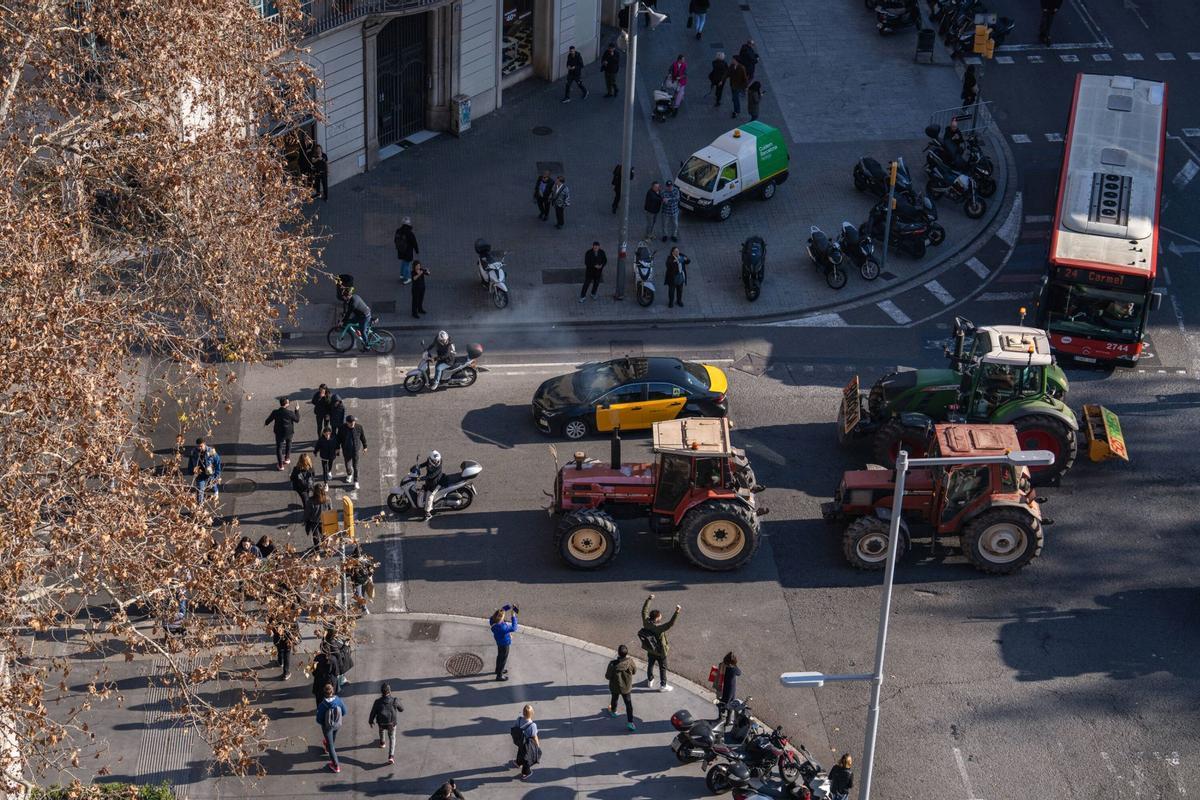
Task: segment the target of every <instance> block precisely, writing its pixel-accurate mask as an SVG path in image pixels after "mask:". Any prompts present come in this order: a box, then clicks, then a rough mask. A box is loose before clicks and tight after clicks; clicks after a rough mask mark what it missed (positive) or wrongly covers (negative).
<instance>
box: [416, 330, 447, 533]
mask: <svg viewBox="0 0 1200 800" xmlns="http://www.w3.org/2000/svg"><path fill="white" fill-rule="evenodd" d="M442 333H445V331H442ZM417 468H418V469H423V470H425V475H424V476H423V478H424V481H425V486H424V488H423V489H422V490H421V491H422V492H423V496H422V498H421V504H422V505H424V507H425V520H426V521H428V520H429V519H430V518H431V517H433V497H434V494H435V493H436V492H437V489H438V486H440V485H441V483H442V479H443V478H445V477H446V473H445V472H444V471H443V470H442V454H441V453H439V452H438V451H437V450H430V451H429V456H428V457H427V458H426V459H425V460H424V461H422V462H421V463H420V464H418V465H417Z"/></svg>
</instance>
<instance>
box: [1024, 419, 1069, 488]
mask: <svg viewBox="0 0 1200 800" xmlns="http://www.w3.org/2000/svg"><path fill="white" fill-rule="evenodd" d="M1031 423H1036V425H1034V424H1031ZM1012 425H1013V427H1014V428H1016V429H1017V438H1018V439H1020V437H1021V432H1022V431H1024V430H1028V429H1029V428H1032V427H1039V428H1042V429H1044V430H1050V431H1053V432H1054V433H1055V435H1056V436H1057V437H1058V439H1059V441H1060V442H1061V443H1062V448H1061V449H1062V454H1061V458H1059V459H1057V460H1056V461H1055V462H1054V465H1053V466H1052V467H1050V468H1049V469H1046V470H1042V471H1040V472H1032V473H1031V477H1032V480H1033V485H1034V486H1045V485H1046V484H1053V483H1054V482H1055V481H1058V480H1059V479H1061V478H1062V476H1063V475H1066V474H1067V472H1068V471H1070V469H1071V467H1073V466H1074V465H1075V456H1076V454H1077V451H1078V449H1079V436H1078V433H1077V432H1076V431H1075V430H1074V429H1072V428H1071V427H1070V426H1069V425H1067V424H1066V423H1065V422H1063V421H1062V420H1061V419H1059V418H1058V417H1053V416H1051V415H1049V414H1029V415H1027V416H1024V417H1018V418H1016V419H1014V420H1013V421H1012Z"/></svg>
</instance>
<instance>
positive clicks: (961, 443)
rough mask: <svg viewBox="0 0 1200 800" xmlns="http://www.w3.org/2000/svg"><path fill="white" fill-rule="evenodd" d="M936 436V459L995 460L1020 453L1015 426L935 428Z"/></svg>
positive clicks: (952, 424) (951, 425)
mask: <svg viewBox="0 0 1200 800" xmlns="http://www.w3.org/2000/svg"><path fill="white" fill-rule="evenodd" d="M933 435H934V438H935V439H936V440H937V448H938V453H937V455H938V456H941V457H943V458H949V457H958V456H994V455H997V454H1000V453H1008V452H1016V451H1018V450H1020V449H1021V443H1020V442H1019V441H1018V440H1017V429H1016V428H1014V427H1013V426H1012V425H962V424H957V423H949V424H940V425H934V426H933ZM930 455H934V454H933V453H930Z"/></svg>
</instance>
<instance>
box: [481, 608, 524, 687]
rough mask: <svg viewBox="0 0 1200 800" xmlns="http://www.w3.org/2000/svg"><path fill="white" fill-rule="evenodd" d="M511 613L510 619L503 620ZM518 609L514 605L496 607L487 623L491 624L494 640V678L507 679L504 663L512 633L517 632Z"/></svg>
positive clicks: (510, 644) (506, 661)
mask: <svg viewBox="0 0 1200 800" xmlns="http://www.w3.org/2000/svg"><path fill="white" fill-rule="evenodd" d="M510 613H511V617H510V620H511V621H505V617H506V616H509V614H510ZM518 613H519V610H518V609H517V607H516V606H511V605H506V606H504V607H503V608H498V609H496V611H495V612H494V613H493V614H492V616H491V619H489V620H488V623H489V624H490V625H491V626H492V637H493V638H495V640H496V680H498V681H506V680H508V670H507V669H505V668H504V665H505V664H507V663H508V648H509V647H511V646H512V635H513V634H514V633H516V632H517V628H518V626H517V614H518Z"/></svg>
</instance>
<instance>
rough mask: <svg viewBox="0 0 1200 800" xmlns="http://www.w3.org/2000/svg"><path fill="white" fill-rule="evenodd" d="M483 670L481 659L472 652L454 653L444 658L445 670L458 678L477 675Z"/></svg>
mask: <svg viewBox="0 0 1200 800" xmlns="http://www.w3.org/2000/svg"><path fill="white" fill-rule="evenodd" d="M482 671H483V659H482V658H480V657H479V656H477V655H475V654H474V653H455V654H454V655H452V656H450V657H449V658H447V659H446V672H449V673H450V674H451V675H454V676H455V677H458V678H465V677H467V676H468V675H478V674H479V673H480V672H482Z"/></svg>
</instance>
